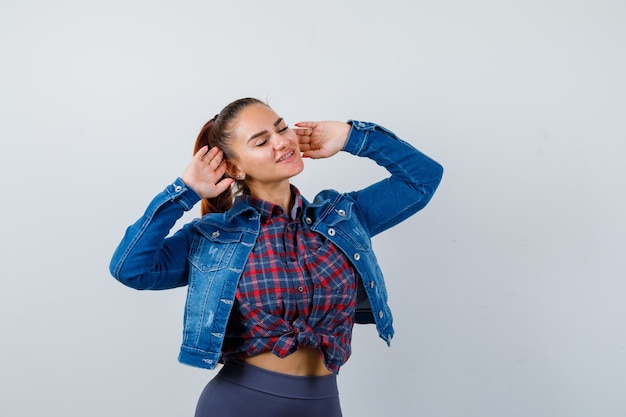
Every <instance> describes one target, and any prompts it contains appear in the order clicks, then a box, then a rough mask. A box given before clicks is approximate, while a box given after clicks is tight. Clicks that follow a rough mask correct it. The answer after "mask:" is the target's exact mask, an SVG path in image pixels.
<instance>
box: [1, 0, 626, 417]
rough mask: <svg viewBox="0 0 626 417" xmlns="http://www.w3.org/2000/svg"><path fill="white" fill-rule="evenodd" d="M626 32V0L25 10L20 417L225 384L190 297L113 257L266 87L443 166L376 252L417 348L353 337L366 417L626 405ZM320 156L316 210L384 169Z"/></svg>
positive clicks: (6, 40)
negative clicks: (193, 323)
mask: <svg viewBox="0 0 626 417" xmlns="http://www.w3.org/2000/svg"><path fill="white" fill-rule="evenodd" d="M625 40H626V3H625V2H624V1H623V0H615V1H609V0H587V1H576V0H570V1H566V0H563V1H558V0H541V1H539V0H526V1H487V0H482V1H465V0H443V1H428V2H426V1H370V0H367V1H343V2H342V1H328V0H323V1H315V2H311V1H309V2H299V1H264V2H261V1H258V2H257V1H232V2H226V1H224V2H210V1H177V2H174V1H172V2H165V1H148V0H144V1H128V0H125V1H120V0H113V1H111V0H109V1H106V2H104V1H101V2H88V1H78V0H73V1H72V0H67V1H63V0H60V1H55V2H50V1H34V0H19V1H18V0H3V1H2V3H1V5H0V56H1V60H2V62H1V65H0V89H1V90H0V110H1V113H0V136H1V149H0V170H1V174H2V177H1V178H2V190H1V194H2V206H1V207H2V208H1V210H2V219H3V222H2V228H1V236H2V240H1V252H0V256H1V259H0V261H1V262H0V275H1V281H0V286H1V287H0V323H1V328H0V332H1V337H2V339H1V345H0V349H1V351H0V367H1V368H0V384H1V386H0V415H2V416H15V417H17V416H35V415H40V416H65V417H68V416H81V417H82V416H91V417H97V416H110V415H115V416H155V417H156V416H189V415H192V413H193V410H194V407H195V403H196V400H197V398H198V395H199V393H200V391H201V390H202V388H203V386H204V384H205V383H206V382H207V381H208V380H209V379H210V378H211V377H212V375H213V372H211V371H205V370H199V369H194V368H191V367H187V366H184V365H180V364H178V363H177V361H176V357H177V354H178V346H179V343H180V336H181V326H182V323H181V321H182V310H183V303H184V297H185V291H184V289H180V290H174V291H169V292H160V293H155V292H143V293H142V292H137V291H133V290H130V289H127V288H125V287H123V286H122V285H120V284H119V283H117V282H116V281H115V280H114V279H112V278H111V277H110V276H109V274H108V262H109V259H110V255H111V253H112V251H113V249H114V247H115V246H116V244H117V243H118V241H119V239H120V238H121V236H122V233H123V231H124V229H125V227H126V226H127V225H128V224H130V223H131V222H133V221H134V220H135V219H136V218H137V217H138V216H139V215H140V214H141V213H142V211H143V209H144V208H145V206H146V205H147V203H148V202H149V200H150V199H151V198H152V196H153V195H154V194H156V193H157V192H159V191H160V190H162V189H163V188H164V187H165V185H166V184H168V183H169V182H170V181H171V180H173V179H174V178H175V177H176V176H178V175H180V174H181V173H182V170H183V169H184V167H185V166H186V164H187V161H188V160H189V158H190V156H191V148H192V146H193V141H194V139H195V136H196V134H197V132H198V130H199V129H200V127H201V126H202V124H203V123H204V122H205V121H206V120H207V119H208V118H210V117H212V116H213V115H214V114H215V113H216V112H217V111H218V110H219V109H221V107H222V106H223V105H225V104H226V103H227V102H229V101H231V100H232V99H235V98H238V97H241V96H248V95H251V96H257V97H259V98H262V99H267V100H268V101H269V102H270V104H271V105H273V106H274V108H275V109H276V110H277V111H278V112H279V113H280V114H281V115H283V116H284V117H285V118H286V119H287V120H288V121H290V122H296V121H299V120H306V119H312V120H317V119H339V120H345V119H348V118H357V119H364V120H371V121H376V122H379V123H381V124H383V125H385V126H387V127H389V128H390V129H392V130H394V131H395V132H396V133H397V134H399V135H400V136H401V137H403V138H405V139H406V140H408V141H410V142H411V143H413V144H414V145H415V146H417V147H418V148H419V149H421V150H423V151H424V152H426V153H427V154H429V155H432V156H433V157H434V158H436V159H437V160H439V161H440V162H441V163H442V164H443V165H444V166H445V167H446V173H445V177H444V181H443V183H442V185H441V187H440V190H439V191H438V193H437V194H436V196H435V197H434V199H433V201H432V202H431V204H430V205H429V206H428V207H427V208H426V209H425V210H424V211H422V212H421V213H419V214H418V215H416V216H415V217H413V218H411V219H410V220H409V221H407V222H405V223H403V224H402V225H401V226H399V227H397V228H395V229H393V230H391V231H389V232H386V233H384V234H383V235H381V236H379V237H377V238H376V239H375V245H376V248H377V253H378V256H379V259H380V263H381V266H382V268H383V270H384V271H385V273H386V277H387V281H388V286H389V290H390V293H391V304H392V307H393V309H394V312H395V317H396V330H397V336H396V338H395V339H394V342H393V344H392V347H391V349H388V348H387V347H386V346H385V344H384V342H382V341H380V340H378V339H377V336H376V334H375V330H374V328H373V327H371V326H367V327H358V328H357V329H356V331H355V337H354V339H355V340H354V354H353V357H352V358H351V360H350V361H349V362H348V364H347V365H346V366H345V367H344V368H343V369H342V372H341V374H340V389H341V396H342V401H343V406H344V410H345V415H346V416H348V417H349V416H390V415H415V416H433V417H435V416H455V417H456V416H465V417H485V416H507V417H513V416H522V417H530V416H532V417H537V416H550V417H552V416H567V417H576V416H604V417H608V416H623V415H625V414H626V397H625V396H624V389H625V387H626V359H625V355H626V333H625V331H624V322H625V319H626V307H625V306H624V301H623V299H624V293H625V291H626V284H625V283H624V275H625V274H624V269H625V268H624V267H625V261H624V249H625V246H626V241H625V240H626V239H625V236H626V230H625V223H626V222H625V221H624V212H625V210H624V209H625V208H626V207H625V206H626V204H625V197H624V178H625V174H626V172H625V169H624V162H623V160H624V156H625V155H624V154H625V152H624V151H625V147H626V145H625V139H626V125H625V123H624V115H626V101H625V97H626V82H625V79H626V77H625V75H624V74H626V48H625V46H624V41H625ZM306 164H307V167H306V169H305V172H304V173H303V174H302V175H300V176H299V177H297V178H295V180H294V183H295V184H296V185H298V186H299V187H300V188H301V190H302V191H303V193H304V194H305V195H306V196H307V197H312V196H313V194H314V192H315V191H317V190H319V189H321V188H323V187H330V186H332V187H334V188H337V189H339V190H342V191H347V190H351V189H354V188H357V187H361V186H363V185H365V184H367V183H369V182H371V181H374V180H376V179H378V178H381V177H382V175H384V173H383V172H382V171H381V170H380V169H379V168H378V167H376V166H375V165H374V164H373V163H371V162H369V161H366V160H361V159H359V158H354V157H350V156H347V155H340V156H337V157H335V158H333V159H331V160H327V161H307V163H306ZM192 215H197V210H194V211H193V213H192Z"/></svg>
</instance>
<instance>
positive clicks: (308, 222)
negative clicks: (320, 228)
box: [304, 217, 313, 224]
mask: <svg viewBox="0 0 626 417" xmlns="http://www.w3.org/2000/svg"><path fill="white" fill-rule="evenodd" d="M304 222H305V223H306V224H311V223H313V220H311V218H310V217H305V218H304Z"/></svg>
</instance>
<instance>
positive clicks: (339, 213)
mask: <svg viewBox="0 0 626 417" xmlns="http://www.w3.org/2000/svg"><path fill="white" fill-rule="evenodd" d="M337 214H338V215H340V216H341V217H345V215H346V211H345V210H337Z"/></svg>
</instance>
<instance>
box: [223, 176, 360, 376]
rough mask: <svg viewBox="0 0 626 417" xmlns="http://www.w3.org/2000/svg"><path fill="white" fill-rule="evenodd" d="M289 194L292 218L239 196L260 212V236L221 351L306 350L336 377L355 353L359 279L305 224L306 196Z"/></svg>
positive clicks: (234, 353) (238, 353) (239, 353)
mask: <svg viewBox="0 0 626 417" xmlns="http://www.w3.org/2000/svg"><path fill="white" fill-rule="evenodd" d="M292 190H293V192H294V194H295V198H296V203H295V204H294V211H293V212H292V216H290V215H289V214H288V213H286V212H285V211H284V210H283V209H282V208H281V207H280V206H278V205H275V204H272V203H269V202H266V201H262V200H257V199H255V198H253V197H250V196H241V197H239V198H244V199H246V200H247V202H248V203H249V204H250V205H252V206H253V207H255V208H256V209H257V210H258V211H259V212H260V213H261V232H260V234H259V237H258V239H257V241H256V244H255V247H254V249H253V250H252V254H251V255H250V258H249V259H248V262H247V264H246V268H245V270H244V272H243V275H242V277H241V279H240V281H239V287H238V289H237V294H236V296H235V303H234V306H233V310H232V313H231V316H230V319H229V325H228V328H227V332H226V338H225V340H224V346H223V352H224V355H225V357H226V358H228V357H246V356H253V355H255V354H259V353H262V352H267V351H272V352H273V353H274V354H275V355H277V356H279V357H281V358H284V357H286V356H287V355H289V354H291V353H293V352H295V351H296V349H297V348H298V347H299V346H308V347H313V348H316V349H319V350H320V352H321V354H322V357H323V360H324V363H325V365H326V367H327V368H328V369H329V370H331V371H333V372H335V373H337V372H338V371H339V368H340V367H341V366H342V365H343V364H344V363H345V362H346V361H347V360H348V358H349V356H350V352H351V349H350V342H351V336H352V327H353V325H354V317H353V316H354V310H355V305H356V273H355V271H354V269H353V267H352V265H351V264H350V262H348V260H347V258H346V256H345V255H344V254H343V253H342V252H341V251H340V250H339V249H338V248H337V247H336V246H335V245H334V244H332V243H331V242H330V241H328V240H326V238H325V237H324V236H322V235H320V234H318V233H315V232H313V231H311V230H310V229H309V227H308V226H307V225H306V223H305V222H304V221H302V218H301V213H302V197H301V195H300V193H299V192H298V190H297V189H296V188H295V187H292ZM292 217H293V219H292Z"/></svg>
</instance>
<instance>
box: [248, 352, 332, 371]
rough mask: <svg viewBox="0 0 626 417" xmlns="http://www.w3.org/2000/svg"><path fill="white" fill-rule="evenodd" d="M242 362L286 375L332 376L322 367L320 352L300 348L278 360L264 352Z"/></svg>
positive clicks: (269, 353) (271, 354) (270, 353)
mask: <svg viewBox="0 0 626 417" xmlns="http://www.w3.org/2000/svg"><path fill="white" fill-rule="evenodd" d="M244 361H246V362H247V363H249V364H250V365H254V366H256V367H259V368H263V369H267V370H268V371H273V372H279V373H281V374H287V375H295V376H325V375H330V374H332V372H331V371H329V370H328V369H327V368H326V366H325V365H324V361H323V360H322V356H321V355H320V351H319V350H317V349H313V348H308V347H301V348H299V349H298V350H296V351H295V352H294V353H292V354H291V355H289V356H286V357H284V358H280V357H278V356H276V355H274V354H273V353H272V352H264V353H260V354H258V355H254V356H251V357H249V358H245V359H244Z"/></svg>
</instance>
